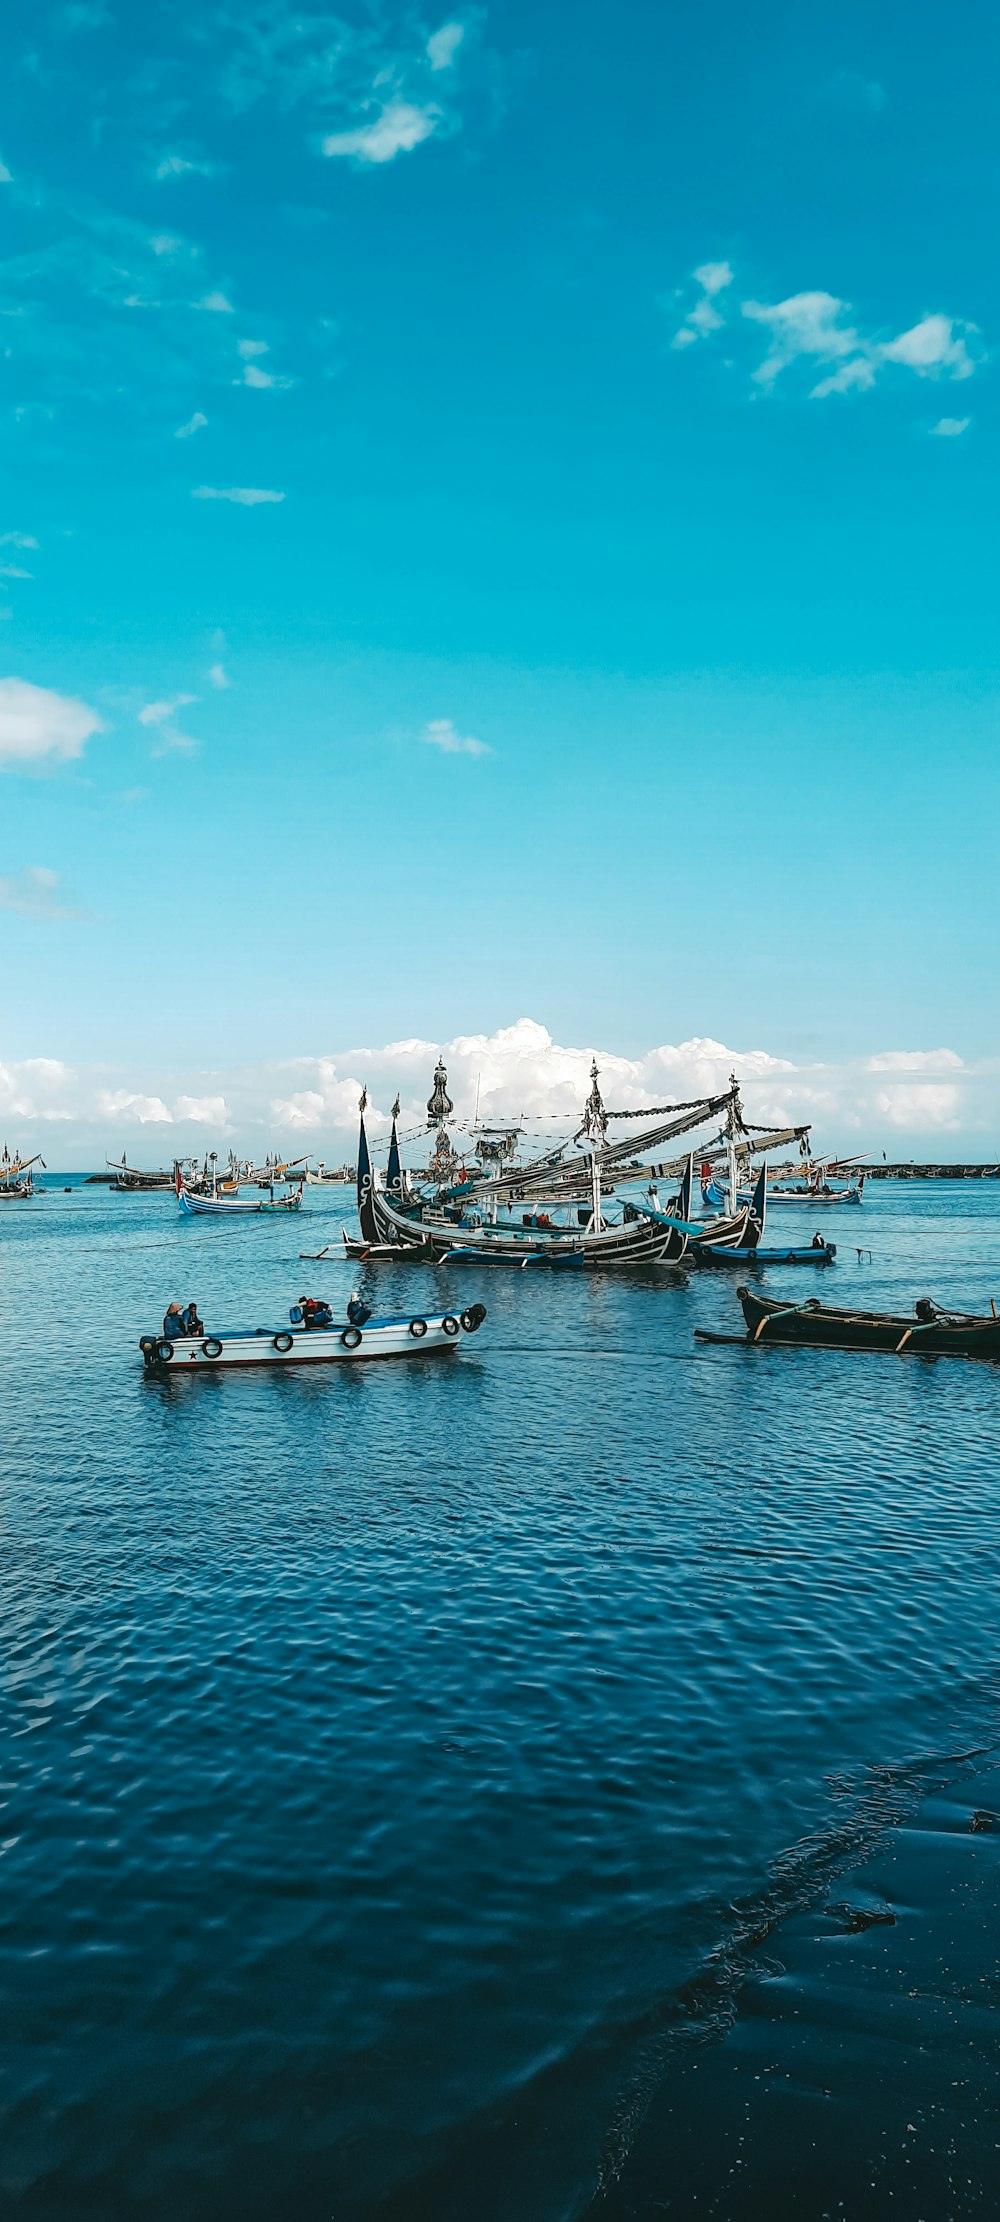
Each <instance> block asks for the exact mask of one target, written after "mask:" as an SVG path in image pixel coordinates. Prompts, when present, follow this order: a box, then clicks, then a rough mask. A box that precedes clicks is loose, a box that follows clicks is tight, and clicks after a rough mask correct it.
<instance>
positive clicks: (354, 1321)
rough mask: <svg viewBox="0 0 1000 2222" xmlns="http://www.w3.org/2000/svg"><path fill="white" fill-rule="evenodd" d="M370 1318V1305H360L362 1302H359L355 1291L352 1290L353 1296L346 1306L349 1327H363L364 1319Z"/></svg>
mask: <svg viewBox="0 0 1000 2222" xmlns="http://www.w3.org/2000/svg"><path fill="white" fill-rule="evenodd" d="M371 1316H372V1308H371V1305H370V1304H364V1303H362V1300H361V1298H360V1296H359V1295H358V1292H357V1289H355V1290H354V1293H353V1295H352V1297H351V1300H350V1303H349V1304H348V1307H347V1317H348V1319H349V1320H350V1322H351V1326H352V1327H363V1326H364V1324H365V1321H366V1319H370V1318H371Z"/></svg>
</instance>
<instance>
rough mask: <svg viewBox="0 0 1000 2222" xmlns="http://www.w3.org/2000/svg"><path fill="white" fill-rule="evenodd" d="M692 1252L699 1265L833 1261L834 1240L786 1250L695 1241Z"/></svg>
mask: <svg viewBox="0 0 1000 2222" xmlns="http://www.w3.org/2000/svg"><path fill="white" fill-rule="evenodd" d="M691 1255H692V1257H693V1258H696V1259H697V1261H698V1264H699V1265H832V1264H833V1261H834V1258H835V1257H836V1255H837V1245H836V1243H835V1242H810V1244H809V1245H808V1248H803V1249H788V1250H777V1249H776V1250H765V1249H764V1248H763V1246H761V1247H760V1248H759V1249H756V1250H726V1249H724V1248H723V1247H722V1246H721V1245H720V1244H718V1243H714V1242H695V1243H692V1245H691Z"/></svg>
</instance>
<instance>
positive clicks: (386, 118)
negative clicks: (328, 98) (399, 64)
mask: <svg viewBox="0 0 1000 2222" xmlns="http://www.w3.org/2000/svg"><path fill="white" fill-rule="evenodd" d="M441 121H442V111H441V109H440V108H438V107H436V106H435V105H434V103H433V102H431V101H429V102H428V103H427V105H426V107H423V108H419V107H417V106H415V104H414V103H413V102H412V101H409V100H391V101H389V103H388V105H387V106H386V107H385V108H383V109H382V111H381V114H380V115H378V116H376V117H374V119H373V120H372V122H371V123H365V124H359V125H357V126H356V128H355V129H354V130H353V131H331V132H329V133H328V134H327V136H326V138H325V139H324V140H323V152H324V154H328V155H333V156H341V157H343V156H346V157H347V158H348V159H349V160H351V161H354V162H358V163H361V164H362V165H364V164H366V163H378V162H394V161H395V159H396V156H397V154H411V153H412V151H413V149H414V147H419V146H420V145H421V143H422V141H423V140H424V139H429V138H430V137H431V134H432V132H434V131H436V130H437V128H438V125H439V124H440V122H441Z"/></svg>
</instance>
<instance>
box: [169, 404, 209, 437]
mask: <svg viewBox="0 0 1000 2222" xmlns="http://www.w3.org/2000/svg"><path fill="white" fill-rule="evenodd" d="M207 423H208V418H207V417H206V416H203V415H202V412H201V410H200V409H196V410H195V412H194V415H193V417H189V418H188V420H187V423H186V424H179V425H178V427H177V430H176V432H175V433H174V439H175V440H190V439H191V438H192V437H193V435H194V433H196V432H203V431H204V429H205V426H206V424H207Z"/></svg>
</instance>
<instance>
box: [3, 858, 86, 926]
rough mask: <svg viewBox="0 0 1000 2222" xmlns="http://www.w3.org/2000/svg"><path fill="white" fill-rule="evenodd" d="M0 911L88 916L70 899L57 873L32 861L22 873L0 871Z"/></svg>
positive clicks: (36, 915)
mask: <svg viewBox="0 0 1000 2222" xmlns="http://www.w3.org/2000/svg"><path fill="white" fill-rule="evenodd" d="M0 910H14V911H19V912H20V914H21V916H22V917H23V918H86V917H87V916H88V913H87V912H86V911H85V910H81V908H80V906H79V904H78V903H74V902H68V901H67V899H66V896H65V894H64V892H63V890H62V888H61V886H60V882H59V875H58V873H57V872H50V871H49V870H48V869H47V867H46V866H45V865H43V864H29V865H27V866H26V868H25V870H24V871H23V872H16V873H0Z"/></svg>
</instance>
